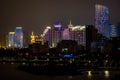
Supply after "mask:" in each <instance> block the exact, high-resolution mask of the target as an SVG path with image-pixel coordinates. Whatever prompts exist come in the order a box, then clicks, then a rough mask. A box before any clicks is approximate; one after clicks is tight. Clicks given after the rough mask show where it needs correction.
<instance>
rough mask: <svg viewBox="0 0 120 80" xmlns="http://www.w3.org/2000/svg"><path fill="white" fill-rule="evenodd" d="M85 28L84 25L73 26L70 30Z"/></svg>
mask: <svg viewBox="0 0 120 80" xmlns="http://www.w3.org/2000/svg"><path fill="white" fill-rule="evenodd" d="M85 28H86V26H75V27H72V31H75V30H84V29H85Z"/></svg>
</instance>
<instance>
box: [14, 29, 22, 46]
mask: <svg viewBox="0 0 120 80" xmlns="http://www.w3.org/2000/svg"><path fill="white" fill-rule="evenodd" d="M14 32H15V47H17V48H22V47H23V29H22V27H16V28H15V30H14Z"/></svg>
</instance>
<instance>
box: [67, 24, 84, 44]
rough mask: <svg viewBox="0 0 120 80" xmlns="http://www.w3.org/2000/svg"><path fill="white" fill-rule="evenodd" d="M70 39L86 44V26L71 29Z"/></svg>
mask: <svg viewBox="0 0 120 80" xmlns="http://www.w3.org/2000/svg"><path fill="white" fill-rule="evenodd" d="M69 35H70V40H75V41H77V43H78V44H79V45H84V46H85V45H86V26H75V27H72V28H71V30H70V34H69Z"/></svg>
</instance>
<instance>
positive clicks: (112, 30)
mask: <svg viewBox="0 0 120 80" xmlns="http://www.w3.org/2000/svg"><path fill="white" fill-rule="evenodd" d="M118 34H119V33H118V26H117V25H110V37H111V38H112V37H118V36H119V35H118Z"/></svg>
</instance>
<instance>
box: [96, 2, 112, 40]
mask: <svg viewBox="0 0 120 80" xmlns="http://www.w3.org/2000/svg"><path fill="white" fill-rule="evenodd" d="M95 27H96V28H97V29H98V33H99V34H101V35H103V36H105V37H107V38H110V28H109V9H108V8H107V7H106V6H103V5H99V4H96V5H95Z"/></svg>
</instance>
